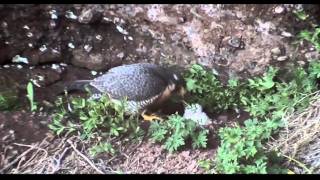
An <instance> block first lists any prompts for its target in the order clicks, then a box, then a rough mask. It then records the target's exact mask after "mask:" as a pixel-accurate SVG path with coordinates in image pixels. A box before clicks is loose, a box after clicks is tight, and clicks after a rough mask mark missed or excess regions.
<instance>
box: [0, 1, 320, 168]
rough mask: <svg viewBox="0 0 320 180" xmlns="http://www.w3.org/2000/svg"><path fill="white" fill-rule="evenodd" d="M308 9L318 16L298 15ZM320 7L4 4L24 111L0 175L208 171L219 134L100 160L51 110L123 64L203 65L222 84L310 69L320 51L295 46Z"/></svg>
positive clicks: (0, 53) (9, 127) (1, 152)
mask: <svg viewBox="0 0 320 180" xmlns="http://www.w3.org/2000/svg"><path fill="white" fill-rule="evenodd" d="M25 6H28V8H25ZM301 8H303V9H304V10H305V11H306V12H308V13H309V14H310V18H309V19H308V21H301V20H298V19H297V17H296V16H295V15H294V14H293V11H294V10H297V9H301ZM319 10H320V6H319V5H305V6H302V5H288V4H286V5H283V4H277V5H254V4H251V5H156V4H155V5H0V24H1V27H0V92H1V91H4V90H7V89H13V90H14V91H12V92H13V93H14V95H15V96H16V97H17V99H16V100H15V102H14V104H15V105H16V107H15V110H14V111H10V112H6V111H1V112H0V173H81V174H82V173H205V171H204V170H203V169H202V168H200V167H199V164H198V161H200V160H203V159H211V158H213V157H214V155H215V151H216V148H217V146H218V145H219V142H218V140H217V138H216V133H213V134H212V137H211V139H210V142H209V144H210V145H209V147H208V148H207V149H204V150H193V149H191V148H185V149H183V150H181V151H179V152H177V153H173V154H169V153H167V152H166V151H165V150H164V148H163V147H162V146H161V145H158V144H152V143H151V142H149V141H148V140H144V141H141V142H140V143H138V144H137V143H132V144H130V143H125V144H124V145H123V146H121V147H119V149H120V151H121V153H120V155H118V156H117V157H114V158H111V159H110V157H108V156H106V157H102V158H96V159H93V158H89V157H88V156H87V154H86V153H87V145H86V142H82V141H81V140H79V139H78V138H77V137H56V136H54V135H53V134H52V132H50V131H49V129H48V128H47V125H48V123H49V122H50V118H51V116H50V113H49V111H48V110H49V109H50V107H52V103H53V102H54V100H55V99H56V98H57V96H58V93H59V92H60V91H61V89H62V88H63V87H64V86H65V85H66V84H68V83H70V82H72V81H74V80H79V79H81V80H83V79H92V78H94V77H96V76H98V75H100V74H102V73H103V72H105V71H107V70H108V69H110V68H111V67H115V66H118V65H121V64H130V63H135V62H152V63H156V64H177V65H179V66H182V67H188V66H189V65H190V64H192V63H199V64H202V65H204V66H206V67H208V68H211V69H212V70H216V71H217V72H218V73H219V77H220V78H221V79H222V80H226V79H227V78H228V77H229V76H230V75H238V76H239V77H241V78H247V77H249V76H255V75H259V74H261V73H263V72H265V70H266V68H267V67H269V66H270V65H275V66H278V67H280V68H282V69H286V68H290V67H291V66H292V65H294V64H298V65H301V66H304V65H306V64H307V63H308V60H310V59H314V58H319V57H320V55H319V53H317V51H316V50H315V49H314V48H313V47H311V46H310V45H309V44H301V43H300V44H297V45H294V44H293V43H294V42H295V37H296V35H297V33H299V32H300V31H301V30H303V29H308V28H311V27H312V24H319V20H320V19H319V16H316V15H318V14H319ZM39 15H40V16H39ZM25 58H26V59H27V60H25ZM17 62H18V63H17ZM30 79H32V80H33V81H34V82H35V83H36V84H37V85H38V86H36V87H35V100H36V101H37V102H39V105H40V109H41V111H40V112H36V113H31V112H30V110H29V104H28V101H27V98H26V90H25V89H26V85H27V83H28V81H29V80H30ZM247 117H248V116H247V115H245V114H242V115H241V116H240V117H237V115H235V114H234V113H231V112H225V113H222V114H216V115H213V116H212V117H211V118H212V122H213V123H212V127H213V129H214V132H217V130H218V129H219V128H220V127H223V126H226V125H229V124H232V123H234V122H237V121H243V120H245V118H247ZM35 160H37V161H38V162H41V163H39V164H32V163H34V161H35ZM40 165H41V166H40ZM31 167H33V169H31Z"/></svg>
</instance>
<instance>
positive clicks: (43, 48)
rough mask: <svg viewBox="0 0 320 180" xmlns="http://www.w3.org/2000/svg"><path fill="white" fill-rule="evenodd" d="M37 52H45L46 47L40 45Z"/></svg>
mask: <svg viewBox="0 0 320 180" xmlns="http://www.w3.org/2000/svg"><path fill="white" fill-rule="evenodd" d="M39 50H40V51H41V52H43V51H45V50H47V46H46V45H42V46H41V47H40V48H39Z"/></svg>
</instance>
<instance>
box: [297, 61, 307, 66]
mask: <svg viewBox="0 0 320 180" xmlns="http://www.w3.org/2000/svg"><path fill="white" fill-rule="evenodd" d="M297 63H298V64H299V65H301V66H304V65H305V64H306V62H304V61H297Z"/></svg>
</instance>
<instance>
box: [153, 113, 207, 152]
mask: <svg viewBox="0 0 320 180" xmlns="http://www.w3.org/2000/svg"><path fill="white" fill-rule="evenodd" d="M207 134H208V130H205V129H201V128H197V124H196V122H194V121H192V120H188V119H184V118H183V117H181V116H179V115H177V114H174V115H171V116H169V117H168V120H165V121H162V122H157V121H154V122H151V125H150V129H149V135H150V137H151V139H152V140H153V141H154V142H160V143H164V144H165V148H166V149H167V150H168V151H169V152H173V151H177V150H178V149H179V148H180V147H182V146H183V145H185V144H186V140H188V139H191V140H192V147H193V148H205V147H206V146H207V140H208V139H207Z"/></svg>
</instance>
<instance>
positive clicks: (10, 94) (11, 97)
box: [0, 90, 18, 111]
mask: <svg viewBox="0 0 320 180" xmlns="http://www.w3.org/2000/svg"><path fill="white" fill-rule="evenodd" d="M17 104H18V96H17V94H16V92H14V91H12V90H4V91H1V92H0V111H6V110H12V109H14V108H16V107H17Z"/></svg>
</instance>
